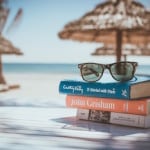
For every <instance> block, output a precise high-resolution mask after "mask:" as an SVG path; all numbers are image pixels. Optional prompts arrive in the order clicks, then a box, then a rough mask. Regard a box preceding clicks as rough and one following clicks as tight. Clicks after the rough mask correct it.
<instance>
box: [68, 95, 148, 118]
mask: <svg viewBox="0 0 150 150" xmlns="http://www.w3.org/2000/svg"><path fill="white" fill-rule="evenodd" d="M66 107H70V108H82V109H94V110H102V111H110V112H111V111H112V112H120V113H129V114H137V115H148V114H150V98H145V99H141V100H132V101H124V100H117V99H111V98H99V97H87V96H79V95H67V96H66Z"/></svg>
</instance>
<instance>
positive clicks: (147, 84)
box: [59, 75, 150, 100]
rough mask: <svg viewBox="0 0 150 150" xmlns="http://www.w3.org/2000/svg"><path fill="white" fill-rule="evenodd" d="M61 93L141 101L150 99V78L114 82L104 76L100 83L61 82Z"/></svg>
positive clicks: (140, 77) (138, 77) (77, 80)
mask: <svg viewBox="0 0 150 150" xmlns="http://www.w3.org/2000/svg"><path fill="white" fill-rule="evenodd" d="M59 92H60V93H63V94H70V95H84V96H91V97H107V98H117V99H124V100H125V99H128V100H129V99H130V100H131V99H140V98H146V97H150V76H136V77H134V78H133V79H132V80H130V81H127V82H117V81H114V80H113V79H112V78H111V77H109V76H108V75H104V77H102V79H101V80H100V81H98V82H93V83H89V82H85V81H83V80H82V79H81V80H80V79H76V80H61V81H60V83H59Z"/></svg>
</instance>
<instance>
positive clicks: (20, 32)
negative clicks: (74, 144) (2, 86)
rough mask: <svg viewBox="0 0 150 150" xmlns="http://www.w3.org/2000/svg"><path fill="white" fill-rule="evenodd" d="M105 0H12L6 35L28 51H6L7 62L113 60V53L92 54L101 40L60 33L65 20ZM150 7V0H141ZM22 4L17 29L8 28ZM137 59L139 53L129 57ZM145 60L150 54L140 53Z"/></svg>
mask: <svg viewBox="0 0 150 150" xmlns="http://www.w3.org/2000/svg"><path fill="white" fill-rule="evenodd" d="M102 1H104V0H8V3H7V5H8V7H9V8H10V15H9V17H8V19H7V23H6V26H5V28H4V30H3V33H2V34H3V35H4V36H5V37H6V38H7V39H9V40H10V41H11V42H12V43H13V44H14V45H15V46H16V47H18V48H20V49H21V51H22V52H23V53H24V55H23V56H15V55H11V56H10V55H9V56H8V55H3V62H27V63H30V62H32V63H81V62H88V61H94V62H103V63H104V62H105V63H107V62H112V61H115V60H116V58H115V57H114V56H113V57H111V56H91V53H92V52H94V50H95V49H96V48H97V47H100V45H101V44H100V43H88V42H82V43H80V42H77V41H72V40H62V39H60V38H59V37H58V33H59V32H60V31H61V30H62V29H63V27H64V26H65V24H67V23H68V22H70V21H73V20H75V19H79V18H80V17H81V16H83V15H84V14H85V13H86V12H88V11H90V10H92V9H94V8H95V6H96V5H97V4H99V3H101V2H102ZM138 1H139V2H142V4H144V5H145V6H146V7H147V8H150V0H138ZM19 8H22V9H23V16H22V18H21V21H20V23H19V24H18V25H17V26H16V28H15V29H13V30H12V31H10V32H9V33H7V32H6V30H7V28H8V26H9V24H10V22H11V20H12V19H13V17H14V16H15V14H16V12H17V10H18V9H19ZM127 59H128V60H136V59H137V57H133V56H130V57H127ZM138 60H140V61H141V63H149V64H150V61H149V57H144V58H142V57H140V59H139V58H138Z"/></svg>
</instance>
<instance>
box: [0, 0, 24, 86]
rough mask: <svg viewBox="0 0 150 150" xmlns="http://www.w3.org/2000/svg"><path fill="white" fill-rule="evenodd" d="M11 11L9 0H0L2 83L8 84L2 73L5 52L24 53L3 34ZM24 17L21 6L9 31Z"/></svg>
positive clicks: (0, 75) (0, 64)
mask: <svg viewBox="0 0 150 150" xmlns="http://www.w3.org/2000/svg"><path fill="white" fill-rule="evenodd" d="M9 12H10V8H7V0H0V84H3V85H6V81H5V79H4V77H3V73H2V55H3V54H15V55H22V54H23V53H22V52H21V51H20V49H18V48H16V47H15V46H14V45H13V44H12V43H11V42H10V41H8V40H6V39H5V38H4V37H3V36H2V31H3V29H4V27H5V24H6V21H7V19H8V15H9ZM21 17H22V9H21V8H20V9H19V10H18V12H17V13H16V15H15V17H14V19H13V20H12V22H11V24H10V25H9V28H8V29H7V32H9V31H10V30H11V29H12V28H13V27H14V26H16V24H17V23H18V22H19V21H20V19H21Z"/></svg>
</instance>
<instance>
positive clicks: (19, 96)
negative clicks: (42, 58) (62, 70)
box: [0, 73, 77, 107]
mask: <svg viewBox="0 0 150 150" xmlns="http://www.w3.org/2000/svg"><path fill="white" fill-rule="evenodd" d="M75 76H77V75H73V74H31V73H30V74H27V73H24V74H23V73H22V74H5V78H6V80H7V82H8V83H9V84H19V85H20V88H19V89H14V90H10V91H7V92H2V93H0V102H3V103H2V105H32V106H33V105H35V106H45V107H46V106H48V107H49V106H50V107H51V106H53V105H60V106H64V105H65V95H63V94H60V93H59V91H58V87H59V82H60V81H61V80H62V79H64V78H66V79H67V78H73V77H75Z"/></svg>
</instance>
